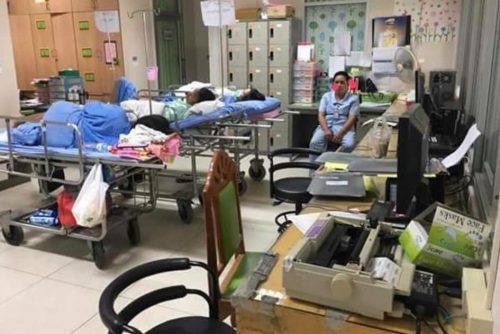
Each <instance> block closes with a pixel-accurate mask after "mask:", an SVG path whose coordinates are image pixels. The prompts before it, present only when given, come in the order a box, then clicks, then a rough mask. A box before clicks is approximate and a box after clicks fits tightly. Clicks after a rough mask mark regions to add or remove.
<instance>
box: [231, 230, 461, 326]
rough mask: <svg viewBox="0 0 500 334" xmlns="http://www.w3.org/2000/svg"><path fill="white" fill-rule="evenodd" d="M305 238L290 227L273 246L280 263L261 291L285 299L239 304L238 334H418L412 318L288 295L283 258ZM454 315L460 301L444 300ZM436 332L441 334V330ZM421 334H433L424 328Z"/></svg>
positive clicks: (457, 311) (454, 322)
mask: <svg viewBox="0 0 500 334" xmlns="http://www.w3.org/2000/svg"><path fill="white" fill-rule="evenodd" d="M301 237H302V234H301V232H300V231H299V230H298V229H297V228H296V227H295V226H290V227H289V228H288V229H287V230H286V231H285V232H284V233H283V234H282V235H281V236H280V237H279V238H278V240H277V241H276V242H275V244H274V245H273V246H272V250H273V251H274V252H276V253H277V254H278V256H279V259H278V262H277V263H276V265H275V267H274V268H273V270H272V271H271V273H270V275H269V277H268V279H267V280H266V281H265V282H264V283H262V284H261V286H260V287H259V288H260V289H265V290H269V291H272V292H274V293H281V294H282V296H283V297H282V298H280V299H279V301H278V302H277V303H276V304H271V303H266V302H262V301H259V300H256V299H251V300H245V302H243V303H238V304H239V305H236V307H235V309H236V326H237V329H238V333H239V334H305V333H314V334H327V333H328V334H382V333H399V334H413V333H415V325H414V320H413V319H412V318H410V317H405V318H402V319H392V318H387V319H386V320H384V321H381V320H376V319H370V318H366V317H363V316H359V315H355V314H349V313H346V312H342V311H336V310H335V311H334V310H331V309H327V308H325V307H323V306H319V305H316V304H312V303H308V302H304V301H301V300H297V299H291V298H290V297H288V296H286V293H285V289H284V288H283V286H282V271H283V259H284V257H285V256H286V254H288V252H289V251H290V249H291V247H292V246H293V245H294V244H295V243H296V242H297V240H298V239H299V238H301ZM443 303H444V304H445V305H446V308H447V309H448V310H449V311H450V312H452V313H453V314H456V313H460V304H461V301H460V300H458V299H453V300H452V299H448V300H446V301H443ZM464 328H465V327H464V322H463V320H461V319H456V320H454V321H453V322H451V323H450V324H448V325H447V327H446V329H447V332H448V333H449V334H457V333H463V332H464V331H465V330H464ZM436 332H438V333H440V331H439V329H436ZM422 333H423V334H430V333H432V331H431V330H430V329H429V328H428V327H426V326H425V325H422Z"/></svg>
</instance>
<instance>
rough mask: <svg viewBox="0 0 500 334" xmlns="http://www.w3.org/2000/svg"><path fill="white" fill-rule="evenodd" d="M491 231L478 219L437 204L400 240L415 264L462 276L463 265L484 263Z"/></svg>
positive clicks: (413, 222)
mask: <svg viewBox="0 0 500 334" xmlns="http://www.w3.org/2000/svg"><path fill="white" fill-rule="evenodd" d="M429 217H431V219H432V220H431V222H429ZM424 226H427V227H428V228H427V229H425V228H424ZM490 230H491V227H490V226H489V225H487V224H485V223H483V222H481V221H479V220H476V219H474V218H472V217H469V216H466V215H464V214H463V213H461V212H459V211H457V210H454V209H452V208H449V207H447V206H445V205H444V204H441V203H435V204H433V205H431V206H430V207H429V208H428V209H426V210H425V211H424V212H422V213H421V214H420V215H419V216H417V217H415V218H414V220H412V222H411V223H410V224H409V225H408V226H407V227H406V229H405V230H404V232H403V233H402V234H401V236H400V237H399V242H400V243H401V245H402V246H403V248H404V250H405V253H406V255H407V256H408V258H409V259H410V261H411V262H413V263H414V264H416V265H420V266H422V267H425V268H427V269H431V270H432V271H435V272H439V273H442V274H446V275H450V276H454V277H460V276H461V275H462V268H463V267H477V266H480V265H481V261H482V257H483V252H484V249H485V246H486V243H487V240H488V237H489V234H490Z"/></svg>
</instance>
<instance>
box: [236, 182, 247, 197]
mask: <svg viewBox="0 0 500 334" xmlns="http://www.w3.org/2000/svg"><path fill="white" fill-rule="evenodd" d="M247 189H248V184H247V181H246V180H245V179H243V178H240V179H239V181H238V192H239V194H240V196H242V195H243V194H245V193H246V191H247Z"/></svg>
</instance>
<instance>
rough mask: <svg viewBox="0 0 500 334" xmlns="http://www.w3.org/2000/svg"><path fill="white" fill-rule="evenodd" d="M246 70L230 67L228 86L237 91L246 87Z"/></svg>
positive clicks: (243, 67)
mask: <svg viewBox="0 0 500 334" xmlns="http://www.w3.org/2000/svg"><path fill="white" fill-rule="evenodd" d="M247 73H248V69H247V67H246V66H242V67H237V66H230V67H229V69H228V84H229V85H230V86H235V87H236V88H238V89H244V88H247V87H248V75H247Z"/></svg>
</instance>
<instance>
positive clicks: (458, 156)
mask: <svg viewBox="0 0 500 334" xmlns="http://www.w3.org/2000/svg"><path fill="white" fill-rule="evenodd" d="M480 135H481V132H480V131H479V129H478V128H477V124H474V125H473V126H471V127H470V129H469V131H467V135H466V136H465V139H464V141H463V142H462V144H460V146H459V147H458V148H457V149H456V150H455V152H453V153H451V154H450V155H449V156H447V157H446V158H444V159H443V160H442V161H441V163H442V164H443V166H445V167H446V168H450V167H451V166H455V165H456V164H458V163H459V162H460V161H461V160H462V158H463V157H464V156H465V154H466V153H467V151H468V150H469V149H470V147H471V146H472V144H474V142H475V141H476V139H477V138H478V137H479V136H480Z"/></svg>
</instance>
